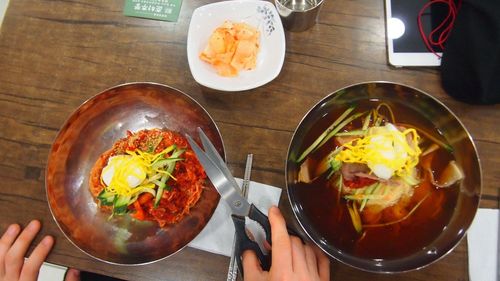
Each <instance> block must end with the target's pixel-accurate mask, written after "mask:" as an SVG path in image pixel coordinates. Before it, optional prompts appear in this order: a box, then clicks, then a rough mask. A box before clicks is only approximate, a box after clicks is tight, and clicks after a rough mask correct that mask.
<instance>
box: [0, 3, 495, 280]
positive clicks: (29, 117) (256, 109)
mask: <svg viewBox="0 0 500 281" xmlns="http://www.w3.org/2000/svg"><path fill="white" fill-rule="evenodd" d="M208 3H210V1H208V0H184V3H183V4H182V10H181V14H180V17H179V20H178V22H175V23H169V22H161V21H153V20H145V19H138V18H130V17H125V16H123V14H122V10H123V1H97V0H93V1H92V0H51V1H49V0H36V1H35V0H10V6H9V7H8V9H7V13H6V16H5V19H4V22H3V25H2V27H1V31H0V179H1V184H0V202H1V203H0V213H1V214H2V216H1V218H0V230H1V231H2V232H3V231H4V230H5V228H6V227H7V225H8V224H9V223H13V222H18V223H21V224H22V225H25V224H26V223H27V222H28V221H29V220H30V219H32V218H38V219H40V220H41V221H42V222H43V230H42V232H43V234H50V235H53V236H55V237H56V241H57V242H56V246H55V248H54V249H53V251H52V253H51V254H50V256H49V258H48V261H49V262H52V263H55V264H60V265H64V266H70V267H76V268H79V269H84V270H87V271H93V272H97V273H102V274H106V275H110V276H115V277H118V278H122V279H127V280H225V276H226V271H227V265H228V261H229V259H228V258H227V257H224V256H219V255H214V254H209V253H206V252H202V251H199V250H195V249H192V248H185V249H183V250H182V251H180V252H179V253H177V254H175V255H174V256H172V257H171V258H168V259H166V260H163V261H160V262H157V263H153V264H150V265H146V266H139V267H121V266H112V265H108V264H105V263H102V262H99V261H96V260H94V259H92V258H90V257H89V256H87V255H86V254H84V253H82V252H80V251H79V250H78V249H77V248H76V247H74V246H73V245H72V244H71V243H70V242H69V241H68V240H67V239H66V238H65V237H64V236H63V234H62V233H61V231H60V230H59V229H58V227H57V225H56V224H55V222H54V220H53V219H52V217H51V214H50V211H49V208H48V205H47V201H46V197H45V185H44V174H45V167H46V163H47V156H48V152H49V149H50V146H51V143H52V142H53V140H54V138H55V137H56V135H57V133H58V130H59V128H60V127H61V126H62V124H63V123H64V121H65V120H66V118H67V117H68V116H69V115H70V114H71V113H72V112H73V111H74V110H75V109H76V108H77V107H78V106H79V105H80V104H81V103H82V102H84V101H85V100H86V99H88V98H90V97H92V96H93V95H95V94H97V93H99V92H100V91H102V90H104V89H106V88H109V87H111V86H114V85H117V84H121V83H125V82H133V81H152V82H157V83H162V84H166V85H170V86H173V87H175V88H178V89H180V90H182V91H184V92H185V93H188V94H189V95H190V96H192V97H193V98H194V99H196V100H197V101H198V102H199V103H201V104H202V105H203V106H204V107H205V108H206V109H207V111H208V112H209V113H210V114H211V116H212V117H213V118H214V119H215V121H216V123H217V125H218V126H219V128H220V130H221V133H222V136H223V139H224V142H225V146H226V150H227V155H228V163H229V166H230V168H231V170H232V171H233V173H234V174H235V176H238V177H242V176H243V170H244V163H245V159H246V154H247V153H250V152H251V153H253V154H254V166H253V167H254V168H253V173H252V179H253V180H255V181H259V182H263V183H266V184H271V185H274V186H278V187H284V186H285V177H284V168H285V167H284V164H285V161H284V159H285V158H286V152H287V147H288V143H289V141H290V139H291V136H292V133H293V131H294V129H295V127H296V126H297V124H298V122H299V121H300V120H301V118H302V117H303V115H304V114H305V113H306V112H307V111H308V109H309V108H310V107H312V106H313V105H314V104H315V103H316V102H318V101H319V100H320V99H321V98H323V97H325V96H326V95H328V94H329V93H331V92H332V91H335V90H336V89H338V88H341V87H344V86H347V85H350V84H353V83H358V82H361V81H369V80H385V81H395V82H400V83H404V84H407V85H410V86H414V87H417V88H420V89H422V90H424V91H426V92H428V93H430V94H432V95H434V96H435V97H437V98H438V99H440V100H441V101H442V102H444V103H445V104H446V105H447V106H449V107H450V108H451V109H452V111H454V112H455V113H456V114H457V115H458V116H459V117H460V118H461V120H462V121H463V123H464V124H465V126H466V127H467V128H468V130H469V131H470V133H471V134H472V136H473V138H474V140H475V143H476V145H477V148H478V150H479V155H480V158H481V162H482V169H483V196H482V199H481V203H480V206H481V207H489V208H498V207H499V201H498V199H499V186H500V173H499V168H498V167H500V148H499V144H500V134H499V130H498V122H499V121H500V110H499V109H500V106H498V105H497V106H472V105H468V104H464V103H461V102H458V101H455V100H453V99H452V98H450V97H449V96H447V95H446V93H445V92H444V91H443V89H442V87H441V86H440V76H439V72H438V71H437V70H436V69H432V68H405V69H396V68H393V67H390V66H389V65H388V64H387V58H386V44H385V30H384V10H383V8H384V6H383V1H382V0H378V1H374V0H358V1H348V0H328V1H325V3H324V6H323V8H322V10H321V14H320V18H319V22H318V24H317V25H315V26H314V27H313V28H312V29H311V30H309V31H306V32H302V33H289V32H287V33H286V44H287V46H286V47H287V51H286V58H285V63H284V65H283V69H282V70H281V73H280V74H279V76H278V77H277V78H276V79H275V80H274V81H272V82H271V83H269V84H267V85H265V86H262V87H260V88H257V89H254V90H250V91H247V92H243V93H223V92H218V91H213V90H206V89H203V88H201V87H200V86H199V85H198V84H197V83H196V82H195V80H194V79H193V77H192V75H191V73H190V70H189V67H188V62H187V55H186V37H187V31H188V26H189V22H190V19H191V13H192V11H193V9H195V8H196V7H199V6H201V5H204V4H208ZM287 202H288V201H287V199H286V198H285V196H282V198H281V203H280V207H281V209H282V210H283V211H284V212H285V214H286V215H287V217H288V219H289V220H291V211H290V207H289V206H288V204H287ZM38 239H39V238H38ZM467 264H468V261H467V246H466V241H465V240H463V241H462V242H461V243H460V244H459V245H458V247H457V248H456V249H455V250H454V251H453V252H451V253H450V254H449V255H447V256H446V257H445V258H443V259H442V260H440V261H438V262H436V263H434V264H432V265H430V266H428V267H426V268H424V269H422V270H419V271H414V272H410V273H405V274H397V275H373V274H369V273H365V272H361V271H358V270H354V269H352V268H349V267H347V266H345V265H342V264H340V263H338V262H336V261H332V274H331V275H332V280H343V281H348V280H468V269H467Z"/></svg>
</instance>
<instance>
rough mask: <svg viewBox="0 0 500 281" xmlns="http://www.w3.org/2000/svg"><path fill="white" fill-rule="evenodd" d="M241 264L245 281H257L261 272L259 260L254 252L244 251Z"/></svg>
mask: <svg viewBox="0 0 500 281" xmlns="http://www.w3.org/2000/svg"><path fill="white" fill-rule="evenodd" d="M241 256H242V259H243V261H242V264H243V274H244V275H245V280H258V279H260V278H258V277H260V276H261V275H262V273H263V271H262V267H261V266H260V262H259V259H258V258H257V255H256V254H255V252H254V251H250V250H246V251H244V252H243V254H242V255H241Z"/></svg>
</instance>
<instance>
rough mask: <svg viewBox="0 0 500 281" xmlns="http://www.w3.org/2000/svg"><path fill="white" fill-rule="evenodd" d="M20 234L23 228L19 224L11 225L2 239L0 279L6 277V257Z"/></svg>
mask: <svg viewBox="0 0 500 281" xmlns="http://www.w3.org/2000/svg"><path fill="white" fill-rule="evenodd" d="M19 232H21V227H20V226H19V225H17V224H11V225H9V227H8V228H7V230H6V231H5V233H4V234H3V235H2V238H0V277H3V276H4V275H5V255H6V254H7V251H8V250H9V249H10V246H12V244H13V243H14V241H16V237H17V235H19Z"/></svg>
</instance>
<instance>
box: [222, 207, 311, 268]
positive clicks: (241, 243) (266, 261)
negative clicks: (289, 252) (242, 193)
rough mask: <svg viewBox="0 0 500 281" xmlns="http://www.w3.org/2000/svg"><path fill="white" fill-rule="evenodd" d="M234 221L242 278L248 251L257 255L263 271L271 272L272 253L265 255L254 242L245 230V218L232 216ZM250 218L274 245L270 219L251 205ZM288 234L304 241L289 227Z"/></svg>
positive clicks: (236, 252) (236, 250)
mask: <svg viewBox="0 0 500 281" xmlns="http://www.w3.org/2000/svg"><path fill="white" fill-rule="evenodd" d="M231 218H232V219H233V223H234V228H235V231H236V245H235V248H236V249H235V255H236V258H237V262H238V269H239V271H240V274H241V276H242V277H243V264H242V258H241V255H242V254H243V252H244V251H246V250H252V251H254V252H255V254H256V255H257V259H258V260H259V262H260V265H261V267H262V269H263V270H265V271H269V269H270V268H271V254H272V253H271V252H270V253H269V254H268V255H265V254H264V253H263V252H262V250H261V249H260V247H259V245H258V244H257V243H256V242H254V241H252V240H251V239H250V238H249V237H248V235H247V233H246V230H245V217H241V216H236V215H231ZM248 218H250V219H252V220H254V221H256V222H257V223H258V224H259V225H260V226H261V227H262V228H263V229H264V233H265V235H266V241H267V243H269V246H271V245H272V241H271V224H270V223H269V218H268V217H267V216H266V215H264V213H262V212H261V211H260V210H259V209H258V208H257V207H256V206H255V205H254V204H251V205H250V212H249V213H248ZM287 231H288V234H290V235H293V236H297V237H299V238H300V239H301V240H302V241H304V240H303V239H302V237H300V235H298V234H297V233H296V232H295V231H293V230H292V229H291V228H289V227H288V226H287Z"/></svg>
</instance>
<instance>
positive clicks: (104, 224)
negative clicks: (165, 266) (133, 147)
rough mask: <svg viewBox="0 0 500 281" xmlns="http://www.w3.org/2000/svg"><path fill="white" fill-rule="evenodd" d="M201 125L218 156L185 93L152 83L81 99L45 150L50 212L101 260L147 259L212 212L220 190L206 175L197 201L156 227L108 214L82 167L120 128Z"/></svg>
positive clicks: (195, 229) (212, 128)
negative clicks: (187, 210) (171, 222)
mask: <svg viewBox="0 0 500 281" xmlns="http://www.w3.org/2000/svg"><path fill="white" fill-rule="evenodd" d="M196 127H201V128H202V129H203V130H204V131H205V133H207V135H208V137H209V138H210V139H211V140H212V142H213V143H214V145H215V146H216V147H217V149H218V150H219V153H221V155H222V156H223V157H224V147H223V143H222V138H221V135H220V133H219V130H218V128H217V126H216V125H215V123H214V121H213V120H212V118H211V117H210V116H209V115H208V113H207V112H206V111H205V110H204V109H203V107H202V106H201V105H199V104H198V103H197V102H196V101H194V100H193V99H192V98H190V97H189V96H187V95H186V94H184V93H182V92H180V91H179V90H176V89H174V88H171V87H168V86H164V85H160V84H154V83H132V84H125V85H120V86H116V87H113V88H111V89H108V90H105V91H104V92H102V93H100V94H98V95H96V96H94V97H93V98H91V99H89V100H88V101H86V102H85V103H83V104H82V105H81V106H80V107H79V108H78V109H77V110H76V111H75V112H74V113H73V114H72V115H71V116H70V117H69V119H68V120H67V121H66V123H65V124H64V125H63V127H62V128H61V130H60V132H59V134H58V136H57V137H56V139H55V141H54V143H53V145H52V149H51V151H50V154H49V159H48V164H47V171H46V177H45V178H46V180H45V186H46V191H47V199H48V202H49V207H50V210H51V212H52V215H53V217H54V219H55V221H56V222H57V224H58V226H59V228H60V229H61V231H62V232H63V233H64V235H65V236H66V237H67V238H68V239H69V240H70V241H71V242H72V243H73V244H74V245H75V246H76V247H78V248H79V249H80V250H82V251H83V252H85V253H87V254H89V255H90V256H92V257H94V258H96V259H99V260H101V261H104V262H108V263H113V264H122V265H138V264H145V263H150V262H154V261H157V260H160V259H163V258H165V257H168V256H170V255H172V254H173V253H175V252H177V251H178V250H180V249H181V248H183V247H184V246H185V245H187V244H188V243H189V242H190V241H191V240H192V239H193V238H194V237H195V236H196V235H197V234H198V233H199V232H200V231H201V230H202V229H203V227H204V226H205V225H206V223H207V222H208V220H209V219H210V217H211V216H212V214H213V212H214V211H215V208H216V206H217V203H218V201H219V195H218V193H217V191H216V190H215V188H214V187H213V186H212V185H211V184H210V183H209V182H208V181H207V185H206V188H205V189H204V191H203V193H202V196H201V198H200V200H199V201H198V203H197V204H196V205H195V206H194V207H193V208H192V209H191V212H190V214H189V215H188V216H186V217H185V218H184V219H183V220H181V221H180V222H178V223H177V224H174V225H169V226H166V227H163V228H160V227H158V225H157V224H156V223H154V222H140V221H136V220H132V219H130V217H129V216H122V217H118V218H113V219H108V217H109V214H106V213H103V212H101V211H100V210H99V209H98V207H97V205H96V203H95V202H94V200H93V198H92V196H91V194H90V191H89V173H90V170H91V168H92V166H93V165H94V163H95V161H96V160H97V158H98V157H99V155H100V154H102V153H103V152H105V151H106V150H108V149H109V148H110V147H111V146H112V145H113V144H114V143H115V142H116V141H117V140H118V139H120V138H123V137H125V136H126V132H127V130H129V131H138V130H141V129H147V128H168V129H170V130H174V131H178V132H181V133H189V134H191V135H193V136H197V135H198V134H197V133H196Z"/></svg>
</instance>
